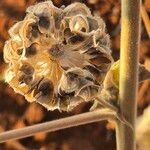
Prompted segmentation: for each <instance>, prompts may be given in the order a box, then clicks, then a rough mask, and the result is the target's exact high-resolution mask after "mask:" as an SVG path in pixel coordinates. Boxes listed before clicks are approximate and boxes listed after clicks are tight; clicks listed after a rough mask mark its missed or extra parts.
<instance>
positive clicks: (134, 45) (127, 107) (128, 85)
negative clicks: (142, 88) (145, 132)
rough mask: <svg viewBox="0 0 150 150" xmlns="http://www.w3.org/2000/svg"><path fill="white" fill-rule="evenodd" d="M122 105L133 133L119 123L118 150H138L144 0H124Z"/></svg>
mask: <svg viewBox="0 0 150 150" xmlns="http://www.w3.org/2000/svg"><path fill="white" fill-rule="evenodd" d="M121 5H122V8H121V9H122V13H121V55H120V81H119V83H120V84H119V106H120V111H121V113H122V115H123V116H124V117H125V119H126V120H127V121H128V122H129V123H130V124H131V125H132V126H133V130H132V129H130V128H129V127H127V126H126V125H125V124H122V123H121V122H119V121H118V122H117V127H116V138H117V150H135V147H136V145H135V119H136V109H137V104H136V94H137V84H138V49H139V39H140V0H122V4H121Z"/></svg>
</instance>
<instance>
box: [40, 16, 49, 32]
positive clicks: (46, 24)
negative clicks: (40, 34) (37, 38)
mask: <svg viewBox="0 0 150 150" xmlns="http://www.w3.org/2000/svg"><path fill="white" fill-rule="evenodd" d="M49 25H50V21H49V18H48V17H45V16H41V17H39V26H40V27H43V28H45V29H48V28H49Z"/></svg>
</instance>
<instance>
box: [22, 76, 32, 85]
mask: <svg viewBox="0 0 150 150" xmlns="http://www.w3.org/2000/svg"><path fill="white" fill-rule="evenodd" d="M32 79H33V77H32V76H30V75H25V74H22V75H21V76H20V77H19V83H20V84H22V83H25V84H27V85H28V84H29V83H31V81H32Z"/></svg>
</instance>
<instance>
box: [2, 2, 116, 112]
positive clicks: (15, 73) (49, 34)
mask: <svg viewBox="0 0 150 150" xmlns="http://www.w3.org/2000/svg"><path fill="white" fill-rule="evenodd" d="M26 12H27V13H26V16H25V18H24V20H23V21H20V22H18V23H16V24H15V25H14V26H13V27H12V28H11V29H10V30H9V34H10V39H9V40H8V41H6V43H5V47H4V60H5V62H6V63H8V68H7V70H6V73H5V80H6V82H7V83H8V84H9V85H10V86H11V87H12V88H13V89H14V90H15V92H17V93H20V94H22V95H24V96H25V98H26V99H27V100H28V101H29V102H33V101H36V102H38V103H40V104H42V105H43V106H44V107H46V108H47V109H48V110H54V109H59V110H65V111H69V110H71V109H72V108H74V107H75V106H76V105H78V104H79V103H81V102H83V101H88V100H91V99H92V97H93V96H94V95H95V94H96V93H97V92H98V91H99V89H100V86H101V84H102V82H103V80H104V77H105V75H106V73H107V72H108V70H109V68H110V66H111V64H112V62H113V59H112V57H111V50H110V38H109V35H108V34H107V33H106V31H105V24H104V22H103V20H102V19H101V18H100V17H98V16H93V15H92V14H91V12H90V10H89V9H88V8H87V7H86V6H85V5H84V4H82V3H73V4H71V5H69V6H67V7H66V8H63V7H62V8H57V7H55V6H54V5H53V3H52V2H51V1H46V2H41V3H38V4H36V5H33V6H30V7H29V8H28V9H27V11H26Z"/></svg>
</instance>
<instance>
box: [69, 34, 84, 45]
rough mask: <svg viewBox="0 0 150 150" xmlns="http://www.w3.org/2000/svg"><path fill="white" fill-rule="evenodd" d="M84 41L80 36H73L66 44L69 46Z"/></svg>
mask: <svg viewBox="0 0 150 150" xmlns="http://www.w3.org/2000/svg"><path fill="white" fill-rule="evenodd" d="M83 41H84V37H83V36H81V35H74V36H72V37H71V38H69V40H68V43H70V44H78V43H81V42H83Z"/></svg>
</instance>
